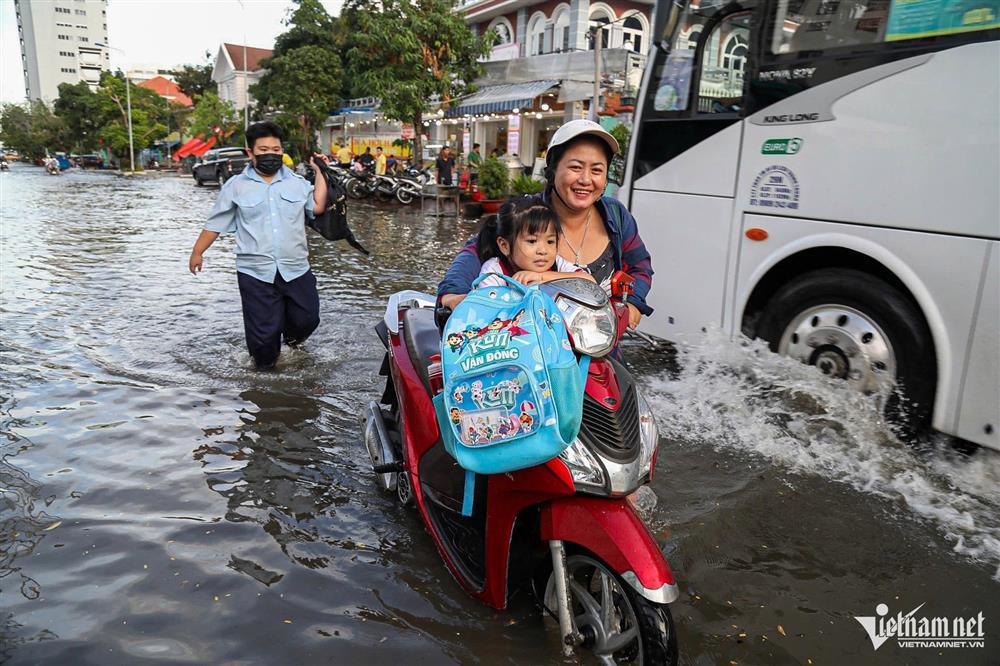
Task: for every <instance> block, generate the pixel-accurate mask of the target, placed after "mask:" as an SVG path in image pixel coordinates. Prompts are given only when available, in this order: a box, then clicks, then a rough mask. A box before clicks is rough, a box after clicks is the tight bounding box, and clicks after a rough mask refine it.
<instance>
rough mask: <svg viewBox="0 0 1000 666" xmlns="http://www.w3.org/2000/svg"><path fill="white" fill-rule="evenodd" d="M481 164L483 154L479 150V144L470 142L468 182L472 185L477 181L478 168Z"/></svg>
mask: <svg viewBox="0 0 1000 666" xmlns="http://www.w3.org/2000/svg"><path fill="white" fill-rule="evenodd" d="M482 166H483V156H482V154H481V153H480V152H479V144H478V143H474V144H472V152H470V153H469V184H470V185H474V184H475V183H477V182H479V169H480V168H482Z"/></svg>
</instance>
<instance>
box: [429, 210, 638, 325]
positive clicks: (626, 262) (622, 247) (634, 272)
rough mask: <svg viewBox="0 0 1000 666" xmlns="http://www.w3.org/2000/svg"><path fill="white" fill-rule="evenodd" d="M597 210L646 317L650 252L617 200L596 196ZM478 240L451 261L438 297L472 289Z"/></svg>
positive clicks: (617, 263) (632, 300) (634, 300)
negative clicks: (630, 277)
mask: <svg viewBox="0 0 1000 666" xmlns="http://www.w3.org/2000/svg"><path fill="white" fill-rule="evenodd" d="M597 210H598V212H599V213H600V215H601V220H602V221H603V222H604V228H605V229H607V232H608V237H609V238H610V239H611V246H612V248H613V249H614V261H615V270H623V271H625V272H626V273H628V274H629V275H631V276H632V277H634V278H635V293H634V294H632V295H631V296H629V299H628V300H629V302H630V303H632V304H633V305H635V307H637V308H638V309H639V312H641V313H642V314H644V315H647V316H649V315H650V314H652V312H653V308H651V307H649V306H648V305H646V295H647V294H648V293H649V289H650V287H651V286H652V285H653V266H652V264H651V262H650V257H649V252H648V251H647V250H646V246H645V245H643V243H642V239H641V238H640V237H639V228H638V226H637V225H636V222H635V218H634V217H632V214H631V213H630V212H628V209H627V208H625V206H624V205H623V204H622V203H621V202H620V201H618V200H617V199H612V198H611V197H601V198H600V199H598V201H597ZM478 240H479V236H478V235H476V236H473V237H472V238H471V239H469V242H468V243H466V244H465V247H463V248H462V249H461V251H459V253H458V256H457V257H455V259H454V261H452V262H451V266H449V267H448V271H447V272H446V273H445V275H444V279H443V280H441V283H440V284H439V285H438V290H437V295H438V300H440V299H441V297H442V296H444V295H445V294H467V293H469V292H470V291H471V290H472V281H473V280H475V279H476V278H477V277H478V276H479V269H480V267H481V266H482V264H481V263H480V261H479V255H478V254H477V252H476V243H477V241H478Z"/></svg>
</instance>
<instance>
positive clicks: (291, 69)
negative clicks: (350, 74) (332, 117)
mask: <svg viewBox="0 0 1000 666" xmlns="http://www.w3.org/2000/svg"><path fill="white" fill-rule="evenodd" d="M295 3H296V8H295V10H294V11H293V12H292V14H291V16H290V17H289V19H288V20H287V22H286V25H288V30H286V31H285V32H284V33H282V34H281V35H279V36H278V39H277V40H276V41H275V45H274V55H273V56H271V57H270V58H267V59H265V60H264V61H262V62H261V65H262V66H263V67H264V68H265V69H266V71H265V72H264V74H263V76H261V79H260V81H259V82H258V83H256V84H255V85H253V86H251V87H250V93H251V94H252V95H253V96H254V98H255V99H256V100H257V101H258V103H259V104H260V105H261V106H263V107H264V109H265V110H266V111H270V112H272V113H273V114H274V115H275V116H276V117H275V120H276V121H277V122H278V124H279V125H281V126H282V127H283V128H284V129H285V130H286V132H287V133H288V135H289V138H290V140H291V141H290V143H291V144H292V145H294V146H295V147H296V149H297V150H298V151H299V154H300V155H303V156H304V155H306V154H307V153H308V152H309V151H310V150H311V149H312V147H313V143H314V141H315V138H314V137H315V132H316V130H317V129H318V128H319V127H321V126H322V122H323V121H324V120H325V119H326V117H327V116H328V115H329V113H330V112H331V111H332V110H333V109H335V108H336V107H337V105H338V102H339V101H340V97H341V88H342V77H343V69H342V65H341V61H340V55H339V53H338V49H337V46H336V44H335V42H334V26H335V24H336V21H335V19H333V18H332V17H331V16H330V15H329V14H327V12H326V10H325V9H324V8H323V5H321V4H320V3H319V0H295Z"/></svg>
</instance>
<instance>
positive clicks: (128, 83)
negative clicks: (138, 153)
mask: <svg viewBox="0 0 1000 666" xmlns="http://www.w3.org/2000/svg"><path fill="white" fill-rule="evenodd" d="M94 46H96V47H98V48H102V49H110V50H112V51H118V52H119V53H121V54H122V55H123V56H124V55H125V52H124V51H122V50H121V49H119V48H115V47H114V46H109V45H108V44H102V43H101V42H94ZM126 59H127V58H126ZM125 105H126V108H127V109H128V118H127V123H128V164H129V168H130V170H131V171H132V173H135V147H134V144H133V143H132V79H130V78H129V75H128V67H127V66H126V67H125Z"/></svg>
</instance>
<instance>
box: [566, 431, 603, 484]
mask: <svg viewBox="0 0 1000 666" xmlns="http://www.w3.org/2000/svg"><path fill="white" fill-rule="evenodd" d="M559 459H560V460H562V461H563V462H564V463H566V466H567V467H569V472H570V474H571V475H572V476H573V483H575V484H577V485H584V486H593V487H594V488H595V489H599V490H602V491H603V490H604V487H605V477H604V467H602V466H601V463H600V462H598V460H597V458H595V457H594V454H593V453H591V452H590V451H589V450H587V447H586V446H584V444H583V442H581V441H580V439H579V438H577V439H575V440H573V443H572V444H570V445H569V446H568V447H566V448H565V449H563V452H562V453H560V454H559Z"/></svg>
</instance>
